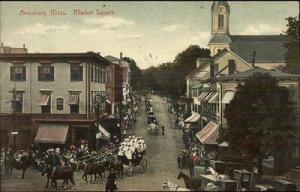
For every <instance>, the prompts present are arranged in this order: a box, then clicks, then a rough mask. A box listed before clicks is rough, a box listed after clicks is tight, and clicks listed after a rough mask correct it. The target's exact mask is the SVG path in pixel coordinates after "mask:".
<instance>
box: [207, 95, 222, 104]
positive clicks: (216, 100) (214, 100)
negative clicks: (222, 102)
mask: <svg viewBox="0 0 300 192" xmlns="http://www.w3.org/2000/svg"><path fill="white" fill-rule="evenodd" d="M208 102H209V103H219V93H215V94H214V95H213V96H212V97H211V98H210V99H209V101H208Z"/></svg>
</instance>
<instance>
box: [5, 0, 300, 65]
mask: <svg viewBox="0 0 300 192" xmlns="http://www.w3.org/2000/svg"><path fill="white" fill-rule="evenodd" d="M212 3H213V2H212V1H175V2H172V1H166V2H163V1H160V2H151V1H147V2H146V1H143V2H137V1H130V2H124V1H115V2H108V1H105V2H103V1H90V2H79V1H74V2H59V1H52V2H50V1H48V2H36V1H35V2H33V1H31V2H19V1H18V2H5V1H0V41H1V42H3V43H4V45H5V46H11V47H22V46H23V44H25V45H26V47H27V48H28V50H29V52H31V53H36V52H40V53H45V52H50V53H70V52H74V53H78V52H88V51H94V52H100V54H101V55H102V56H106V55H113V56H116V57H119V55H120V52H123V56H126V57H131V58H133V59H134V60H135V61H136V62H137V64H138V66H139V67H140V68H141V69H145V68H148V67H150V66H157V65H159V64H161V63H164V62H172V61H173V60H174V58H175V57H176V55H177V54H178V53H180V52H181V51H183V50H184V49H186V48H187V47H188V46H189V45H199V46H200V47H203V48H207V43H208V40H209V38H210V29H211V13H210V10H211V5H212ZM229 5H230V18H229V30H230V33H231V34H241V35H243V34H248V35H263V34H266V35H268V34H280V33H282V32H283V31H285V30H286V23H287V22H286V20H285V18H287V17H289V16H293V17H295V16H298V13H299V4H298V2H297V1H274V2H272V1H268V2H266V1H248V2H247V1H244V2H238V1H229ZM51 10H56V11H57V12H61V13H62V12H64V14H65V15H51ZM74 10H80V11H81V12H86V13H90V14H74ZM54 12H55V11H54Z"/></svg>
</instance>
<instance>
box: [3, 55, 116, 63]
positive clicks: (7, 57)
mask: <svg viewBox="0 0 300 192" xmlns="http://www.w3.org/2000/svg"><path fill="white" fill-rule="evenodd" d="M66 59H67V60H73V59H75V60H88V59H93V60H98V61H101V62H103V63H104V64H108V65H109V64H111V62H110V61H109V60H106V59H105V58H104V57H102V56H101V55H100V54H97V53H94V52H86V53H22V54H21V53H18V54H12V53H7V54H0V61H10V60H13V61H18V60H22V61H24V60H26V61H28V60H30V61H31V60H62V61H64V60H66Z"/></svg>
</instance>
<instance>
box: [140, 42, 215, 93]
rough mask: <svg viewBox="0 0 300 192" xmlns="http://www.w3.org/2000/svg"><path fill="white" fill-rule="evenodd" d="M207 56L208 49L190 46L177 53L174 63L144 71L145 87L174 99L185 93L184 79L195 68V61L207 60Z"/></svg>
mask: <svg viewBox="0 0 300 192" xmlns="http://www.w3.org/2000/svg"><path fill="white" fill-rule="evenodd" d="M209 55H210V51H209V50H208V49H204V48H200V47H199V46H198V45H191V46H189V47H188V48H187V49H185V50H184V51H182V52H181V53H179V54H178V55H177V56H176V57H175V59H174V62H172V63H163V64H161V65H159V66H157V67H150V68H148V69H146V70H145V71H144V78H145V79H144V80H145V86H147V87H149V88H151V89H153V90H156V91H159V92H160V93H161V94H164V95H169V96H172V97H175V98H176V97H179V96H182V95H184V94H185V91H186V82H185V77H186V75H188V74H189V73H190V72H191V71H193V70H194V69H195V68H196V59H198V58H203V57H205V58H207V57H209Z"/></svg>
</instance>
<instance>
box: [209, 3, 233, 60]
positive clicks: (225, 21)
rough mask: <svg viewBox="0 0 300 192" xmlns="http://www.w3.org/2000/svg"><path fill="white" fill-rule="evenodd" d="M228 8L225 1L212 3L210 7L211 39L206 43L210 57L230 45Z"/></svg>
mask: <svg viewBox="0 0 300 192" xmlns="http://www.w3.org/2000/svg"><path fill="white" fill-rule="evenodd" d="M229 14H230V7H229V4H228V2H227V1H214V2H213V4H212V7H211V38H210V40H209V43H208V47H209V48H210V52H211V56H214V55H215V54H217V53H218V52H219V51H221V50H222V49H224V48H227V49H229V45H230V43H231V39H230V33H229Z"/></svg>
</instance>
